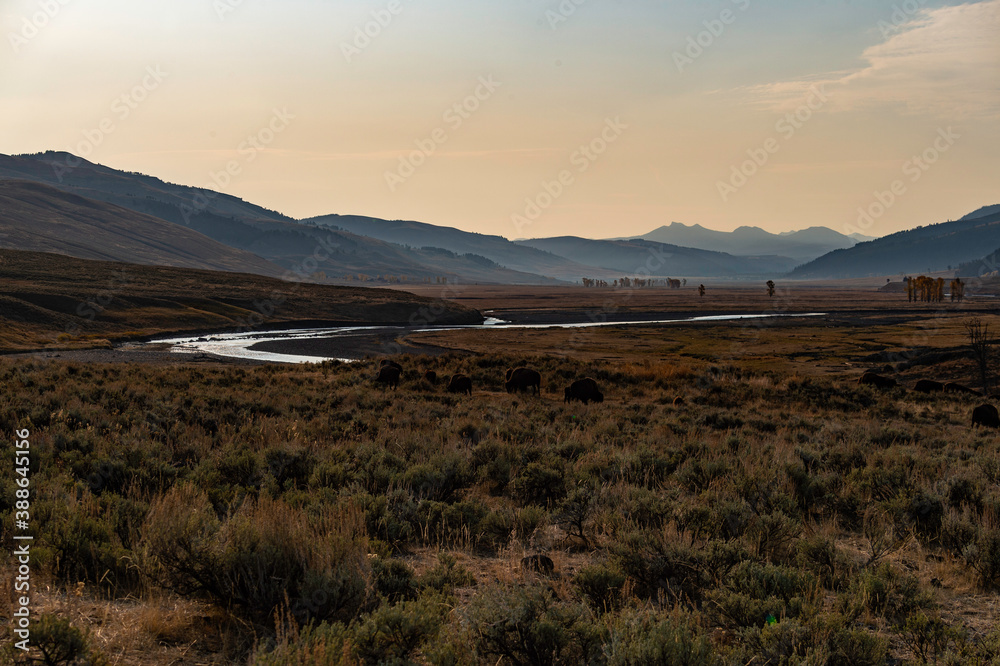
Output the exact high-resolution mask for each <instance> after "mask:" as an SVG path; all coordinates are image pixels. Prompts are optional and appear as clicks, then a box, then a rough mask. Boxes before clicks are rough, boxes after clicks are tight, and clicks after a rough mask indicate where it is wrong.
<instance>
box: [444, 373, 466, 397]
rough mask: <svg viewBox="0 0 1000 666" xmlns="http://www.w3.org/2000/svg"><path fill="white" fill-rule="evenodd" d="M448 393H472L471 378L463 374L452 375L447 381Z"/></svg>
mask: <svg viewBox="0 0 1000 666" xmlns="http://www.w3.org/2000/svg"><path fill="white" fill-rule="evenodd" d="M448 392H449V393H468V394H469V395H472V380H471V379H469V378H468V377H466V376H465V375H452V377H451V381H450V382H448Z"/></svg>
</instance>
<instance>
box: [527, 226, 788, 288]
mask: <svg viewBox="0 0 1000 666" xmlns="http://www.w3.org/2000/svg"><path fill="white" fill-rule="evenodd" d="M517 244H518V245H520V246H525V247H533V248H536V249H540V250H545V251H547V252H552V253H553V254H557V255H560V256H564V257H573V258H574V259H576V260H578V261H580V262H582V263H586V264H592V265H595V266H601V267H602V268H606V269H610V270H613V271H616V272H618V274H619V275H621V274H625V275H633V274H635V273H637V272H639V273H642V272H648V274H651V275H653V276H660V277H678V278H679V277H683V276H691V277H734V276H758V275H771V276H773V275H775V274H777V273H781V272H784V271H787V270H789V269H790V268H791V267H792V266H794V265H795V263H794V261H793V260H791V259H789V258H788V257H734V256H732V255H730V254H726V253H723V252H712V251H710V250H699V249H694V248H689V247H678V246H676V245H668V244H665V243H655V242H651V241H647V240H643V239H641V238H636V239H632V240H627V241H601V240H590V239H587V238H579V237H576V236H560V237H556V238H536V239H532V240H525V241H517ZM587 277H595V276H593V275H590V274H588V275H587Z"/></svg>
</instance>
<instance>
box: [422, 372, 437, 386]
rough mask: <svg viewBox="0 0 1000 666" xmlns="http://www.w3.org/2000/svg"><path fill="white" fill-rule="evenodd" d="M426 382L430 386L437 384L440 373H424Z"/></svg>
mask: <svg viewBox="0 0 1000 666" xmlns="http://www.w3.org/2000/svg"><path fill="white" fill-rule="evenodd" d="M424 381H425V382H427V383H428V384H437V382H438V373H436V372H434V371H433V370H428V371H427V372H425V373H424Z"/></svg>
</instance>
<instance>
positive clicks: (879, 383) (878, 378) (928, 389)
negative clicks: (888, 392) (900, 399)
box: [858, 370, 1000, 428]
mask: <svg viewBox="0 0 1000 666" xmlns="http://www.w3.org/2000/svg"><path fill="white" fill-rule="evenodd" d="M858 384H861V385H863V386H873V387H875V388H878V389H893V388H896V387H897V386H899V382H897V381H896V380H895V379H893V378H892V377H884V376H882V375H880V374H878V373H877V372H873V371H871V370H869V371H867V372H865V373H864V374H863V375H861V377H860V378H858ZM913 390H914V391H916V392H917V393H964V394H967V395H978V396H982V395H983V394H982V393H980V392H979V391H977V390H975V389H971V388H969V387H968V386H963V385H962V384H956V383H954V382H948V383H943V382H937V381H934V380H932V379H920V380H917V383H916V384H914V385H913ZM972 425H973V426H977V425H979V426H984V427H987V428H1000V414H998V413H997V408H996V407H994V406H993V405H989V404H982V405H979V406H978V407H976V408H975V409H973V410H972Z"/></svg>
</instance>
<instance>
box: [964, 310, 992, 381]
mask: <svg viewBox="0 0 1000 666" xmlns="http://www.w3.org/2000/svg"><path fill="white" fill-rule="evenodd" d="M965 330H966V332H967V333H968V334H969V347H970V348H971V350H972V359H973V360H974V361H975V362H976V366H977V367H978V369H979V381H980V383H981V384H982V386H983V393H985V394H988V393H989V378H990V377H989V374H990V346H991V344H992V343H991V342H990V338H989V332H990V325H989V324H984V323H983V321H982V320H981V319H980V318H979V317H975V318H973V319H970V320H969V321H967V322H965Z"/></svg>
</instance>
